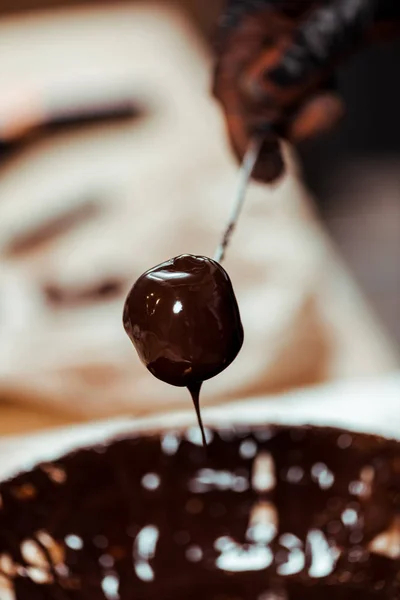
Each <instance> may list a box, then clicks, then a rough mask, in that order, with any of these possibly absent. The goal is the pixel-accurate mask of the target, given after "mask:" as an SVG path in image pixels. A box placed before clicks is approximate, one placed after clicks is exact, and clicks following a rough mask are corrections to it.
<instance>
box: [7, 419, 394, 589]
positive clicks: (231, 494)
mask: <svg viewBox="0 0 400 600" xmlns="http://www.w3.org/2000/svg"><path fill="white" fill-rule="evenodd" d="M207 433H208V437H209V447H208V451H207V452H204V449H203V448H202V447H201V439H200V435H199V431H198V429H197V428H192V429H189V430H186V431H184V432H181V433H177V432H172V431H171V432H168V433H165V434H163V435H147V436H138V437H132V438H124V439H120V440H117V441H113V442H111V443H109V444H107V445H100V446H97V447H91V448H87V449H83V450H78V451H76V452H75V453H73V454H69V455H66V456H64V457H63V458H61V459H60V460H57V461H56V462H54V463H51V464H49V463H48V464H42V465H40V466H38V467H37V468H35V469H33V470H32V471H31V472H29V473H25V474H21V475H19V476H18V477H15V478H14V479H12V480H9V481H6V482H4V483H2V484H0V495H1V508H0V572H1V574H2V575H0V582H2V583H1V584H0V590H2V589H4V590H6V586H8V591H7V593H8V594H9V596H5V597H6V598H7V599H8V598H14V597H15V598H17V600H39V599H40V600H53V599H54V600H67V599H70V600H81V599H82V600H83V599H90V600H97V599H99V600H100V599H102V600H104V598H107V599H109V600H118V599H120V600H133V599H140V600H147V599H149V600H150V599H153V598H157V599H163V600H172V599H174V600H179V599H184V598H185V599H186V598H191V599H193V600H196V599H197V598H199V599H200V598H201V599H203V598H208V599H209V600H247V599H249V600H300V599H303V598H307V599H317V598H318V599H319V598H321V597H324V598H326V599H327V600H330V599H346V600H353V599H354V600H355V599H356V598H357V599H358V598H363V600H369V599H375V598H382V599H388V600H389V599H390V600H392V599H395V598H396V599H397V598H399V595H400V522H399V515H400V452H399V444H398V443H396V442H392V441H388V440H385V439H383V438H378V437H374V436H369V435H362V434H354V433H348V432H345V431H341V430H335V429H326V428H318V427H308V428H307V427H271V428H266V427H264V428H262V427H259V428H252V430H251V431H250V430H244V429H240V428H239V429H238V428H235V429H234V430H232V429H227V430H223V429H220V430H208V431H207ZM1 585H3V588H2V587H1ZM5 593H6V592H5V591H4V594H5ZM14 594H15V595H14ZM0 597H1V598H3V596H2V595H1V593H0Z"/></svg>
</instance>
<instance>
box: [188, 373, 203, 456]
mask: <svg viewBox="0 0 400 600" xmlns="http://www.w3.org/2000/svg"><path fill="white" fill-rule="evenodd" d="M201 386H202V383H198V382H196V383H193V384H192V385H188V390H189V392H190V395H191V396H192V400H193V404H194V409H195V411H196V416H197V422H198V424H199V427H200V431H201V438H202V440H203V446H204V447H206V446H207V439H206V433H205V431H204V425H203V419H202V418H201V410H200V390H201Z"/></svg>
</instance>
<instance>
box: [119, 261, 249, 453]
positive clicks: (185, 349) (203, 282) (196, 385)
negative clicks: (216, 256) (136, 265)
mask: <svg viewBox="0 0 400 600" xmlns="http://www.w3.org/2000/svg"><path fill="white" fill-rule="evenodd" d="M123 321H124V327H125V331H126V332H127V334H128V336H129V337H130V339H131V340H132V342H133V345H134V346H135V348H136V350H137V353H138V354H139V357H140V359H141V360H142V362H143V363H144V364H145V365H146V367H147V368H148V370H149V371H150V372H151V373H152V374H153V375H154V376H155V377H157V378H158V379H161V381H165V382H166V383H170V384H171V385H175V386H179V387H184V386H186V387H187V388H188V389H189V391H190V394H191V396H192V399H193V403H194V407H195V409H196V414H197V418H198V421H199V426H200V429H201V434H202V437H203V444H204V445H206V438H205V434H204V428H203V424H202V420H201V414H200V389H201V385H202V383H203V381H205V380H207V379H211V377H214V376H215V375H218V373H221V371H223V370H224V369H226V368H227V367H228V366H229V365H230V364H231V363H232V362H233V361H234V360H235V358H236V356H237V355H238V353H239V351H240V349H241V347H242V344H243V327H242V323H241V320H240V313H239V307H238V305H237V302H236V298H235V294H234V291H233V288H232V284H231V281H230V279H229V276H228V274H227V273H226V271H225V270H224V269H223V268H222V267H221V265H219V264H218V263H217V262H215V261H214V260H211V259H210V258H206V257H204V256H193V255H191V254H183V255H181V256H178V257H176V258H173V259H172V260H169V261H167V262H165V263H162V264H161V265H158V266H157V267H154V268H153V269H150V270H149V271H147V272H146V273H144V275H142V276H141V277H140V278H139V279H138V281H137V282H136V283H135V285H134V286H133V288H132V289H131V291H130V293H129V295H128V298H127V300H126V303H125V308H124V317H123Z"/></svg>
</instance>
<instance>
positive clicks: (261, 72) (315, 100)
mask: <svg viewBox="0 0 400 600" xmlns="http://www.w3.org/2000/svg"><path fill="white" fill-rule="evenodd" d="M399 24H400V0H332V1H325V2H323V1H321V0H320V1H319V2H315V1H314V0H275V1H274V0H231V1H230V2H229V3H228V6H227V8H226V12H225V13H224V15H223V16H222V18H221V23H220V31H219V43H218V47H217V57H218V60H217V68H216V71H215V78H214V93H215V95H216V97H217V98H218V99H219V101H220V102H221V104H222V106H223V109H224V112H225V117H226V121H227V127H228V132H229V136H230V140H231V143H232V146H233V149H234V151H235V153H236V154H237V156H238V158H239V160H242V158H243V156H244V154H245V152H246V149H247V147H248V144H249V141H250V139H251V138H252V137H253V136H254V135H259V136H262V137H263V139H264V143H263V147H262V150H261V154H260V158H259V161H258V164H257V166H256V169H255V171H254V177H255V178H256V179H260V180H263V181H267V182H271V181H274V180H275V179H277V178H278V177H279V176H280V175H281V174H282V173H283V170H284V164H283V159H282V155H281V151H280V142H279V138H285V139H287V140H289V141H290V142H293V143H295V142H298V141H301V140H304V139H307V138H310V137H313V136H315V135H318V134H319V133H321V132H322V131H325V130H327V129H329V128H331V127H333V126H334V125H335V124H336V123H337V122H338V120H339V119H340V117H341V116H342V115H343V113H344V106H343V103H342V101H341V99H340V98H339V97H338V95H337V93H336V91H335V88H334V84H333V76H334V72H335V68H336V66H337V65H338V63H340V62H341V61H343V60H345V59H346V58H347V57H348V56H349V55H351V54H352V53H353V52H354V51H355V50H357V48H358V47H359V46H361V45H362V44H365V43H368V42H369V41H370V40H372V39H374V38H379V37H385V36H387V35H390V34H392V33H393V32H398V31H399V29H400V28H399Z"/></svg>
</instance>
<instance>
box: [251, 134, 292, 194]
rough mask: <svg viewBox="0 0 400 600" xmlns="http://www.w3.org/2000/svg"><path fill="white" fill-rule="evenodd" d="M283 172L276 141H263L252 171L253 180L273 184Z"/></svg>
mask: <svg viewBox="0 0 400 600" xmlns="http://www.w3.org/2000/svg"><path fill="white" fill-rule="evenodd" d="M284 172H285V163H284V160H283V156H282V152H281V148H280V144H279V142H278V140H275V139H274V140H270V139H267V140H265V142H264V143H263V145H262V147H261V150H260V154H259V157H258V161H257V163H256V166H255V168H254V171H253V179H255V180H256V181H260V182H263V183H274V182H276V181H277V180H278V179H280V178H281V177H282V176H283V174H284Z"/></svg>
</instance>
